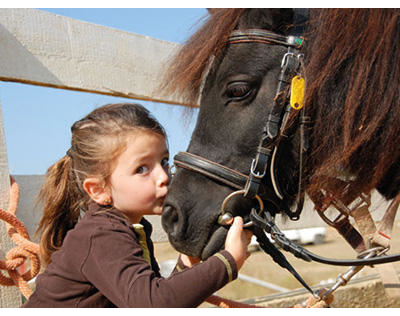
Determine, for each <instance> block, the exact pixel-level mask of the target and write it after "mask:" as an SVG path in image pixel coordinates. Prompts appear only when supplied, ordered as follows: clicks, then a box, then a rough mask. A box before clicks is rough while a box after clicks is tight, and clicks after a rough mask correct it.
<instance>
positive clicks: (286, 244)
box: [174, 9, 400, 292]
mask: <svg viewBox="0 0 400 316" xmlns="http://www.w3.org/2000/svg"><path fill="white" fill-rule="evenodd" d="M298 10H301V9H298ZM300 15H301V14H300ZM303 24H304V21H303ZM300 34H302V29H301V28H300V29H296V30H295V32H294V33H292V34H291V35H289V36H283V35H280V34H276V33H273V32H270V31H266V30H262V29H248V30H244V31H242V30H235V31H233V32H232V33H231V35H230V36H229V38H228V40H227V44H240V43H254V42H257V43H264V44H267V45H281V46H285V47H287V52H286V53H285V55H284V56H283V58H282V63H281V71H280V75H279V81H278V87H277V92H276V95H275V98H274V100H273V103H272V107H271V111H270V112H269V115H268V117H267V120H266V124H265V127H264V129H263V132H262V135H261V139H260V142H259V146H258V148H257V153H256V156H255V158H254V159H253V160H252V163H251V166H250V172H249V174H248V175H247V174H243V173H241V172H239V171H236V170H234V169H231V168H229V167H227V166H223V165H221V164H218V163H216V162H213V161H210V160H208V159H206V158H203V157H201V156H199V155H195V154H193V153H189V152H179V153H178V154H177V155H176V156H175V157H174V164H175V166H176V167H180V168H184V169H187V170H190V171H192V172H196V173H199V174H201V175H203V176H206V177H208V178H210V179H212V180H214V181H216V182H220V183H222V184H224V185H226V186H229V187H231V188H233V189H236V190H238V191H235V192H233V193H232V194H230V195H229V196H228V197H227V198H225V200H224V202H223V203H222V208H221V216H220V218H219V223H220V224H221V225H227V224H229V222H230V221H231V219H232V217H233V216H232V214H230V213H229V212H227V211H226V210H225V205H226V204H227V201H228V200H229V199H230V198H231V197H232V196H234V195H236V194H238V193H239V194H242V195H243V196H244V197H246V198H249V199H257V200H258V201H259V204H260V209H259V211H258V212H257V211H255V209H252V210H251V212H250V219H251V222H249V223H247V224H245V226H247V227H251V228H252V230H253V232H254V233H255V235H256V236H257V239H258V241H259V243H260V246H261V247H262V248H263V250H264V251H266V252H267V253H269V254H270V255H271V256H272V257H273V259H274V261H276V262H277V263H278V264H280V265H281V266H282V267H284V268H286V269H288V270H289V271H290V272H291V273H292V274H293V275H294V276H295V277H296V278H297V279H298V280H299V281H300V282H301V283H302V284H303V285H304V286H305V287H306V288H307V289H308V290H309V291H310V292H312V290H311V289H310V287H309V286H308V285H307V284H306V283H305V282H304V280H303V279H302V278H301V277H300V276H299V275H298V273H297V272H296V271H295V270H294V269H293V268H292V267H291V265H290V264H289V263H288V262H287V261H286V259H285V258H284V256H283V255H282V254H281V253H280V251H279V250H277V249H276V248H275V246H273V245H272V244H271V243H270V242H269V241H268V240H267V239H266V236H265V233H264V231H265V232H268V233H270V234H271V236H272V238H273V239H274V240H275V241H276V243H277V244H278V245H279V246H281V247H282V248H283V249H284V250H286V251H289V252H291V253H292V254H294V255H295V256H296V257H299V258H301V259H303V260H306V261H312V260H314V261H317V262H320V263H325V264H331V265H339V266H365V265H373V264H382V263H388V262H394V261H399V260H400V254H395V255H385V256H380V257H372V258H371V254H369V256H368V257H362V258H360V259H354V260H351V259H349V260H341V259H338V260H335V259H329V258H323V257H320V256H318V255H315V254H313V253H311V252H309V251H308V250H306V249H304V248H303V247H301V246H299V245H296V244H295V243H293V242H291V241H290V240H288V239H287V238H286V237H285V235H284V234H283V233H282V232H281V231H280V230H279V228H278V227H277V226H276V224H275V222H274V218H273V215H271V213H272V214H274V213H273V212H270V211H268V210H264V209H263V204H262V202H261V200H270V199H271V197H266V196H263V193H262V191H264V192H265V190H261V188H262V183H263V182H265V178H266V176H267V175H268V176H269V177H270V180H271V183H272V186H273V188H274V195H275V196H274V200H275V201H276V200H278V201H281V202H282V203H281V204H280V206H281V210H283V211H284V212H285V213H286V214H287V215H288V216H289V217H290V218H291V219H292V220H297V219H299V217H300V214H301V211H302V209H303V203H304V193H305V190H304V184H303V175H302V173H303V156H304V153H305V152H306V151H307V135H306V133H305V125H306V124H308V123H309V122H310V120H309V118H308V117H307V116H306V115H305V110H304V108H301V109H300V113H299V120H298V124H299V131H300V146H299V147H300V148H299V180H298V188H297V195H296V204H297V208H296V210H295V211H291V210H290V208H289V207H288V206H287V205H285V202H284V197H285V194H284V193H283V192H282V189H281V188H280V185H279V181H278V179H277V177H276V174H277V172H276V160H275V158H276V154H277V151H278V147H279V144H280V142H281V140H282V139H283V138H284V137H286V135H285V134H284V132H285V128H286V125H287V122H288V118H289V114H290V113H291V112H292V111H294V109H293V108H292V106H291V104H290V102H289V98H290V93H289V92H288V91H289V89H288V88H289V87H290V84H291V80H292V78H293V77H294V76H295V75H297V74H299V73H300V72H301V68H302V54H301V48H302V47H303V43H304V40H303V38H302V37H300V36H299V35H300ZM300 76H301V74H300ZM260 192H261V193H260ZM274 204H275V205H276V203H274ZM282 205H283V208H282Z"/></svg>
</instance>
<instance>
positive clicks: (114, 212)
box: [24, 103, 250, 307]
mask: <svg viewBox="0 0 400 316" xmlns="http://www.w3.org/2000/svg"><path fill="white" fill-rule="evenodd" d="M71 131H72V141H71V148H70V149H69V150H68V152H67V155H66V156H65V157H63V158H62V159H61V160H59V161H58V162H56V163H55V164H54V165H53V166H51V167H50V168H49V170H48V172H47V180H46V183H45V185H44V186H43V188H42V190H41V192H40V196H39V197H40V198H41V200H42V201H43V203H44V214H43V217H42V219H41V221H40V224H39V228H38V231H41V232H42V235H41V240H40V246H41V256H42V259H43V261H44V263H45V264H46V265H47V267H46V269H45V271H44V272H43V273H42V274H40V275H39V276H38V277H37V280H36V289H35V292H34V293H33V294H32V296H31V297H30V299H29V300H28V302H27V303H25V304H24V307H196V306H198V305H199V304H201V303H202V302H203V301H204V300H205V299H206V298H207V297H208V296H210V295H211V294H213V293H214V292H215V291H217V290H218V289H220V288H221V287H223V286H224V285H225V284H227V283H228V282H229V281H231V280H233V279H235V278H236V277H237V272H238V270H239V269H240V267H241V265H242V264H243V262H244V261H245V260H246V258H247V255H248V254H247V244H248V241H249V237H250V235H249V234H248V232H245V231H244V230H243V226H242V225H243V221H242V219H241V218H235V221H234V223H233V225H232V227H231V228H230V230H229V232H228V236H227V239H226V244H225V250H223V251H221V252H219V253H217V254H216V255H214V256H212V257H210V258H209V259H207V260H206V261H204V262H202V263H198V264H195V265H193V266H192V267H190V266H191V265H192V264H191V263H192V262H193V263H194V262H196V260H195V259H194V258H189V257H187V256H184V255H180V258H179V260H178V267H177V269H176V270H175V271H174V272H173V274H172V275H171V276H170V277H169V278H162V277H161V276H160V273H159V267H158V264H157V262H156V260H155V258H154V253H153V244H152V242H151V239H150V234H151V230H152V228H151V225H150V223H149V222H147V221H146V220H145V219H144V218H143V215H152V214H158V215H160V214H161V213H162V205H163V201H164V198H165V196H166V194H167V191H168V188H167V185H168V183H169V177H168V159H169V153H168V148H167V144H166V134H165V131H164V129H163V128H162V127H161V126H160V124H159V123H158V122H157V121H156V120H155V119H154V118H153V117H152V116H151V115H150V114H149V112H148V111H147V110H146V109H145V108H143V107H142V106H140V105H137V104H132V103H123V104H109V105H105V106H103V107H100V108H98V109H96V110H94V111H93V112H92V113H90V114H89V115H87V116H86V117H84V118H83V119H82V120H79V121H77V122H75V124H74V125H73V126H72V128H71ZM188 267H190V269H188ZM178 270H180V272H177V271H178ZM194 285H195V286H194Z"/></svg>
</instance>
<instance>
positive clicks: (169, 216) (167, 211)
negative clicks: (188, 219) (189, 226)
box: [162, 204, 183, 238]
mask: <svg viewBox="0 0 400 316" xmlns="http://www.w3.org/2000/svg"><path fill="white" fill-rule="evenodd" d="M182 222H183V217H182V215H181V214H180V212H179V210H178V209H177V208H176V207H174V206H172V205H170V204H166V205H165V206H164V209H163V214H162V226H163V228H164V230H165V231H166V232H167V233H168V235H169V236H170V237H173V238H177V237H178V235H179V233H180V232H181V229H182V226H183V225H182Z"/></svg>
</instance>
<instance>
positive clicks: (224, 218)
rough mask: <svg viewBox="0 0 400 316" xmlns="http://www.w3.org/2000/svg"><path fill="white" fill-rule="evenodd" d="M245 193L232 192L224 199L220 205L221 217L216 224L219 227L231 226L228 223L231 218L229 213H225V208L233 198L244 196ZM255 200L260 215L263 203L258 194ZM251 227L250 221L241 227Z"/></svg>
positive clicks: (241, 191) (239, 191)
mask: <svg viewBox="0 0 400 316" xmlns="http://www.w3.org/2000/svg"><path fill="white" fill-rule="evenodd" d="M245 192H246V190H238V191H235V192H232V193H231V194H229V195H228V196H227V197H226V198H225V200H224V201H223V202H222V205H221V215H220V216H219V218H218V223H219V224H220V225H229V224H231V223H230V221H231V220H232V219H233V216H232V214H231V213H229V212H226V206H227V204H228V202H229V201H230V200H231V199H232V198H233V197H235V196H237V195H244V194H245ZM255 198H256V200H257V201H258V204H259V207H260V210H259V212H258V213H259V214H261V212H262V211H263V210H264V203H263V201H262V199H261V198H260V196H259V195H258V194H256V195H255ZM252 225H253V222H251V221H250V222H247V223H245V224H243V227H250V226H252Z"/></svg>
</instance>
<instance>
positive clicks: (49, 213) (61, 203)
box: [36, 155, 83, 265]
mask: <svg viewBox="0 0 400 316" xmlns="http://www.w3.org/2000/svg"><path fill="white" fill-rule="evenodd" d="M74 178H75V177H74V172H73V169H72V158H71V157H70V156H69V155H66V156H64V157H63V158H61V159H60V160H59V161H57V162H56V163H55V164H54V165H52V166H50V168H49V169H48V170H47V174H46V181H45V184H44V185H43V187H42V188H41V190H40V193H39V196H38V199H39V202H41V203H42V205H43V216H42V219H41V220H40V223H39V226H38V229H37V231H36V233H39V232H41V237H40V253H41V259H42V260H43V263H44V264H45V265H47V264H49V263H50V261H51V260H50V258H51V255H52V253H53V252H54V251H56V250H58V249H59V248H60V247H61V245H62V242H63V240H64V237H65V235H66V234H67V231H68V230H70V229H71V228H73V227H74V226H75V224H76V223H77V222H78V219H79V215H80V211H79V209H80V205H79V204H80V201H81V200H82V196H83V193H82V191H81V190H80V189H79V187H78V185H77V182H78V181H76V179H74Z"/></svg>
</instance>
